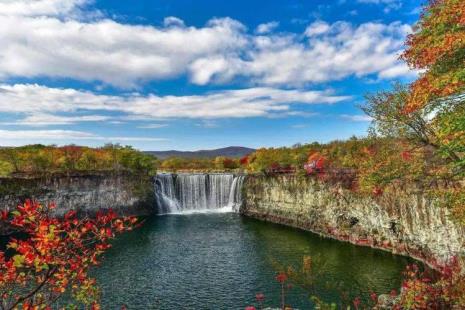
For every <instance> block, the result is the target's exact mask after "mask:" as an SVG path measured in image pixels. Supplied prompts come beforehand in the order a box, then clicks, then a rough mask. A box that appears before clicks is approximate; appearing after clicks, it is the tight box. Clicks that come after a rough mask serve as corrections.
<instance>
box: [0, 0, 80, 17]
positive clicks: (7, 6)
mask: <svg viewBox="0 0 465 310" xmlns="http://www.w3.org/2000/svg"><path fill="white" fill-rule="evenodd" d="M87 3H89V0H2V1H1V2H0V14H1V15H10V16H60V15H68V14H70V13H72V12H73V11H75V10H76V9H77V8H79V7H80V6H83V5H85V4H87Z"/></svg>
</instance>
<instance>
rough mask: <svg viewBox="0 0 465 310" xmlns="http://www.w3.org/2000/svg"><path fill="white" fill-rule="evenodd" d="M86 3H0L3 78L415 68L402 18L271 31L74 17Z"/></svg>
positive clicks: (213, 77)
mask: <svg viewBox="0 0 465 310" xmlns="http://www.w3.org/2000/svg"><path fill="white" fill-rule="evenodd" d="M359 1H370V2H392V0H359ZM88 3H89V0H4V1H2V2H0V24H1V25H2V27H0V46H2V48H1V49H0V80H2V79H3V80H6V79H8V78H14V77H22V78H36V77H44V76H46V77H54V78H71V79H76V80H82V81H88V82H93V81H99V82H103V83H105V84H111V85H114V86H117V87H121V88H136V87H138V86H139V85H140V84H141V83H143V82H146V81H151V80H162V79H169V78H174V77H179V76H183V75H187V76H189V78H190V80H191V82H192V83H195V84H199V85H205V84H208V83H226V82H228V81H230V80H232V79H234V78H236V77H245V78H246V80H248V81H249V82H250V83H251V84H254V85H262V86H263V85H264V86H269V85H286V86H288V85H302V84H306V83H319V82H324V81H330V80H337V79H341V78H344V77H347V76H350V75H356V76H363V75H368V74H375V75H377V76H378V77H379V78H387V79H389V78H393V77H398V76H403V75H405V74H408V70H407V67H406V66H405V65H403V64H401V63H400V62H399V61H398V59H397V56H398V54H399V53H400V51H401V50H402V42H403V40H404V38H405V35H406V34H407V33H408V32H410V31H411V30H410V27H409V26H408V25H404V24H401V23H392V24H382V23H365V24H361V25H352V24H349V23H344V22H336V23H333V24H329V23H327V22H325V21H316V22H314V23H312V24H310V25H308V27H307V28H306V30H305V32H304V33H301V34H299V33H273V31H272V30H273V29H274V28H275V27H277V26H278V23H277V22H270V23H265V24H261V25H259V26H258V27H257V29H256V33H255V34H254V33H250V32H248V31H247V29H246V27H245V26H244V25H243V24H241V23H240V22H238V21H237V20H234V19H231V18H216V19H212V20H210V21H208V22H207V23H206V24H205V25H204V26H203V27H193V26H187V25H185V23H184V21H183V20H181V19H179V18H177V17H174V16H169V17H166V18H165V19H164V23H163V26H160V27H155V26H150V25H134V24H124V23H120V22H117V21H114V20H112V19H110V18H108V17H105V16H102V17H99V18H94V19H92V20H88V21H86V20H82V19H79V18H76V17H75V16H76V15H75V12H76V10H78V9H79V10H86V9H85V7H86V4H88ZM87 10H90V9H87ZM85 12H86V13H88V11H85ZM91 13H92V11H90V13H89V14H91ZM82 15H85V14H82Z"/></svg>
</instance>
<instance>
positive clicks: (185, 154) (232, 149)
mask: <svg viewBox="0 0 465 310" xmlns="http://www.w3.org/2000/svg"><path fill="white" fill-rule="evenodd" d="M254 151H255V149H251V148H248V147H242V146H229V147H224V148H221V149H214V150H200V151H175V150H172V151H146V152H145V153H147V154H151V155H153V156H156V157H157V158H159V159H165V158H168V157H181V158H215V157H217V156H226V157H236V158H237V157H243V156H245V155H248V154H250V153H252V152H254Z"/></svg>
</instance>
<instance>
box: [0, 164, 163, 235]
mask: <svg viewBox="0 0 465 310" xmlns="http://www.w3.org/2000/svg"><path fill="white" fill-rule="evenodd" d="M153 196H154V193H153V186H152V181H151V180H150V178H149V177H141V176H133V175H129V174H114V173H91V174H73V175H53V176H48V177H33V178H26V177H22V178H20V177H17V178H0V209H2V210H5V209H7V210H11V209H13V208H15V207H16V206H17V205H18V203H21V202H22V201H24V200H25V199H35V200H37V201H39V202H41V203H43V204H48V203H50V202H55V203H56V205H57V208H56V215H57V216H61V215H63V214H65V213H66V212H67V211H69V210H71V209H73V210H76V211H78V213H80V214H81V215H82V214H83V215H92V214H94V213H96V212H97V211H99V210H105V209H108V208H112V209H113V210H114V211H115V212H117V213H118V214H120V215H145V214H149V213H151V212H153V211H154V204H155V203H154V197H153ZM0 230H1V227H0Z"/></svg>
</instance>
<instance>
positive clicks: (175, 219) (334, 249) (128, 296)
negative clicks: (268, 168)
mask: <svg viewBox="0 0 465 310" xmlns="http://www.w3.org/2000/svg"><path fill="white" fill-rule="evenodd" d="M304 255H312V256H315V255H320V259H321V261H322V262H324V265H322V266H320V267H319V268H320V271H321V272H323V275H321V276H320V277H319V278H318V281H317V283H318V288H319V289H318V292H319V294H321V296H322V297H323V298H324V299H327V300H337V299H338V296H339V294H338V292H339V291H340V290H339V289H335V288H334V287H335V286H336V285H337V284H338V285H339V286H341V285H342V287H343V289H344V290H347V291H348V292H349V294H350V295H351V296H352V297H355V296H368V295H369V293H370V292H372V291H374V292H376V293H386V292H389V291H390V290H391V289H392V288H398V287H399V285H400V274H401V271H402V270H403V269H404V267H405V265H406V264H408V263H409V262H410V261H409V260H408V259H407V258H404V257H399V256H394V255H391V254H389V253H386V252H382V251H377V250H373V249H369V248H362V247H356V246H353V245H350V244H346V243H341V242H337V241H334V240H329V239H323V238H320V237H319V236H316V235H314V234H311V233H307V232H304V231H300V230H295V229H292V228H287V227H284V226H280V225H275V224H270V223H264V222H260V221H256V220H253V219H249V218H244V217H241V216H240V215H238V214H233V213H223V214H194V215H170V216H160V217H154V218H150V219H148V220H147V221H146V223H145V225H144V226H143V227H142V228H140V229H139V230H137V231H134V232H131V233H129V234H126V235H123V236H121V237H120V238H119V239H118V240H116V242H115V243H114V247H113V248H112V249H111V250H110V251H109V252H108V253H107V254H106V255H105V258H104V262H103V264H102V266H101V268H99V269H97V270H95V276H96V277H97V278H98V281H99V284H100V286H101V288H102V290H103V300H102V305H103V309H119V308H120V306H121V305H122V304H125V305H127V306H128V309H244V307H245V306H247V305H249V304H252V303H253V302H254V299H255V294H256V293H257V292H263V293H264V294H265V295H266V300H267V304H268V305H275V306H276V305H278V304H279V286H278V284H277V283H276V281H275V280H274V277H275V275H276V272H277V270H276V264H275V262H276V261H279V262H280V263H281V264H282V265H292V264H299V263H300V262H301V260H302V257H303V256H304ZM327 284H330V287H327ZM307 295H308V294H306V293H305V292H304V291H302V290H300V289H298V288H292V289H291V290H290V292H289V294H288V301H289V303H290V304H291V305H292V306H294V307H299V308H300V309H312V305H311V303H310V302H309V301H308V298H307Z"/></svg>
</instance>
